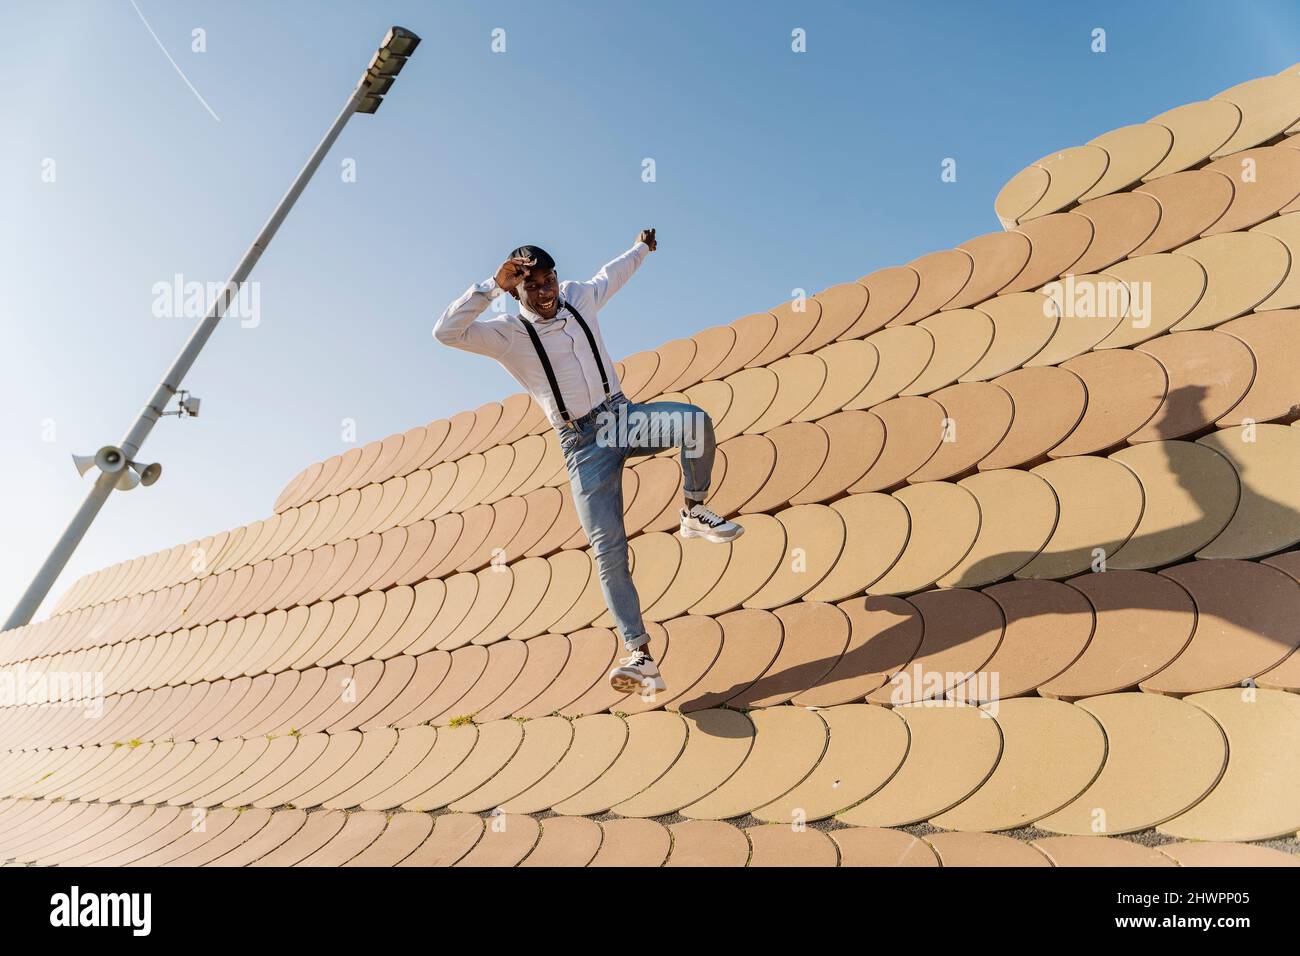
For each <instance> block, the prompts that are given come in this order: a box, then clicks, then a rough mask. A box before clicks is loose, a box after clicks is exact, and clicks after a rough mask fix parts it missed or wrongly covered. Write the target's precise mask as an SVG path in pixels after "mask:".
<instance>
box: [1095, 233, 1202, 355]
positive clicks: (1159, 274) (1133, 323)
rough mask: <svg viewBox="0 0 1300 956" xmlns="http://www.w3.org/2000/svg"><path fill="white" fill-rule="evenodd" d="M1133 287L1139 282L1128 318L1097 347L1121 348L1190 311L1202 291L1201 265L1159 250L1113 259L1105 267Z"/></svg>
mask: <svg viewBox="0 0 1300 956" xmlns="http://www.w3.org/2000/svg"><path fill="white" fill-rule="evenodd" d="M1106 272H1107V274H1108V275H1112V276H1114V277H1115V278H1117V279H1119V280H1120V281H1122V282H1125V283H1128V284H1129V285H1130V287H1133V284H1134V283H1141V286H1140V288H1141V289H1142V290H1143V292H1144V294H1143V300H1142V303H1141V304H1140V305H1139V304H1138V303H1137V302H1135V301H1132V300H1131V301H1130V308H1129V321H1127V322H1121V323H1120V324H1119V326H1117V327H1116V329H1115V331H1114V332H1112V333H1111V334H1110V335H1108V336H1106V337H1105V338H1104V339H1102V340H1101V341H1100V342H1098V343H1097V346H1096V347H1097V348H1099V349H1111V348H1123V347H1126V346H1130V345H1136V344H1137V343H1139V342H1145V341H1147V340H1148V339H1151V338H1154V337H1156V336H1157V335H1159V334H1160V333H1161V332H1164V331H1166V330H1167V329H1169V328H1171V327H1172V326H1173V325H1175V324H1177V323H1178V322H1179V321H1180V320H1181V319H1182V318H1183V317H1184V316H1185V315H1187V314H1188V313H1189V312H1191V311H1192V309H1193V308H1194V307H1195V305H1196V303H1197V302H1199V301H1200V299H1201V296H1202V294H1203V293H1204V292H1205V285H1206V277H1205V269H1203V268H1202V267H1201V264H1200V263H1199V262H1197V261H1196V260H1195V259H1192V258H1190V257H1188V256H1179V255H1173V254H1170V253H1162V254H1159V255H1152V256H1140V257H1138V258H1135V259H1131V260H1128V261H1127V262H1120V263H1116V264H1115V265H1113V266H1111V267H1110V268H1109V269H1107V270H1106Z"/></svg>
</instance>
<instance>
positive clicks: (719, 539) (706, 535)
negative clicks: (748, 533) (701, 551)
mask: <svg viewBox="0 0 1300 956" xmlns="http://www.w3.org/2000/svg"><path fill="white" fill-rule="evenodd" d="M678 533H679V534H680V535H681V536H682V537H683V538H703V539H704V540H706V541H712V542H713V543H714V544H726V543H727V542H728V541H735V540H736V539H737V538H739V537H740V536H741V535H742V534H744V533H745V527H744V525H741V526H740V530H739V531H737V532H736V533H735V534H733V535H731V536H730V537H728V536H726V535H721V534H714V533H713V532H712V531H695V530H693V529H691V528H681V529H679V531H678Z"/></svg>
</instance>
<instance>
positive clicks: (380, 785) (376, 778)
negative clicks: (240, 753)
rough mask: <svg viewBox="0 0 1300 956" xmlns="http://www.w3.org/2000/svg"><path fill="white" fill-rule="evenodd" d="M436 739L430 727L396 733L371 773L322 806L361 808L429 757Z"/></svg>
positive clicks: (434, 729) (332, 808)
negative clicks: (390, 745) (390, 747)
mask: <svg viewBox="0 0 1300 956" xmlns="http://www.w3.org/2000/svg"><path fill="white" fill-rule="evenodd" d="M437 738H438V731H437V729H436V728H434V727H425V726H421V727H408V728H406V729H404V730H401V731H398V732H397V743H396V744H395V745H394V746H393V748H392V749H391V750H390V751H389V752H388V754H387V755H386V756H385V757H384V758H383V760H382V761H380V763H379V764H377V765H376V766H375V767H374V769H373V770H372V771H370V772H369V773H367V774H365V775H364V776H363V777H362V778H361V779H360V780H358V781H357V782H356V783H354V784H352V785H351V786H350V787H348V788H347V789H346V790H343V791H341V792H340V793H338V794H336V795H334V796H332V797H330V798H329V799H327V800H326V801H325V802H324V803H323V804H322V805H323V806H324V807H326V808H327V809H331V810H344V809H347V808H349V807H358V806H361V805H362V804H365V803H367V802H368V801H371V800H373V799H375V798H377V797H379V796H380V795H381V794H384V793H386V792H387V791H389V790H390V789H391V788H392V787H394V786H396V785H398V784H399V783H400V782H401V781H402V780H403V779H404V778H405V777H406V776H407V775H408V774H410V773H412V772H413V771H414V770H415V769H416V768H417V767H418V766H420V764H422V763H423V762H424V761H425V760H426V759H429V758H430V754H432V752H433V748H434V746H435V745H436V743H437ZM285 739H290V740H291V739H292V738H285Z"/></svg>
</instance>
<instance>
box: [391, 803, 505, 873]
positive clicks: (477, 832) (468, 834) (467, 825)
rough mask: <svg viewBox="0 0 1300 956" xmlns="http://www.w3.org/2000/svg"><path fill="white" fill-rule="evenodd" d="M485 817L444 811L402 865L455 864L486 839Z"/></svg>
mask: <svg viewBox="0 0 1300 956" xmlns="http://www.w3.org/2000/svg"><path fill="white" fill-rule="evenodd" d="M484 830H485V827H484V824H483V819H482V818H481V817H477V816H475V815H474V814H472V813H444V814H441V815H439V816H437V817H434V818H433V832H432V833H430V834H429V836H428V837H427V838H426V839H425V841H424V842H423V843H421V844H420V845H419V846H418V847H416V848H415V851H414V852H413V853H411V854H410V856H407V857H404V858H403V859H402V860H401V862H399V863H398V864H397V865H398V866H452V865H454V864H455V863H456V861H457V860H461V859H463V858H464V857H465V855H466V854H468V853H469V852H470V851H471V850H472V849H473V848H474V846H475V844H477V843H478V841H479V840H481V839H482V838H483V834H484Z"/></svg>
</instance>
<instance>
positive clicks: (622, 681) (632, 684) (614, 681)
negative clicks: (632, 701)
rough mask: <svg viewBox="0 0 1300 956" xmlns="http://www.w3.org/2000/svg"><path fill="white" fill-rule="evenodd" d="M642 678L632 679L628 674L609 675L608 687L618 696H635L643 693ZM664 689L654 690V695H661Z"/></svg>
mask: <svg viewBox="0 0 1300 956" xmlns="http://www.w3.org/2000/svg"><path fill="white" fill-rule="evenodd" d="M641 681H642V678H639V677H632V676H630V675H628V674H619V673H613V674H610V675H609V686H610V687H612V688H613V689H614V690H616V691H618V692H619V693H620V694H635V693H639V692H643V691H644V690H645V686H644V685H643V684H642V683H641ZM664 689H665V688H662V687H658V688H655V693H656V694H658V693H661V692H662V691H663V690H664Z"/></svg>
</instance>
